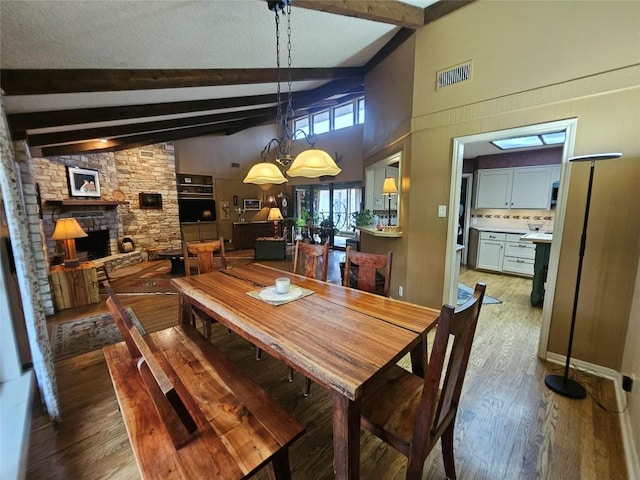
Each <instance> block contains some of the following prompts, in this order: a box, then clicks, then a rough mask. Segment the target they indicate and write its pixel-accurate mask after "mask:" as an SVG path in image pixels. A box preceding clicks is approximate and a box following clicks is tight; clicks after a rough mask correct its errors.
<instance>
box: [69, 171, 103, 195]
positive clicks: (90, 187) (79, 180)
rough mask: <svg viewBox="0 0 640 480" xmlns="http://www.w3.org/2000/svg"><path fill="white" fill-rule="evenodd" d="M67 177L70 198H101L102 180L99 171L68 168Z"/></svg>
mask: <svg viewBox="0 0 640 480" xmlns="http://www.w3.org/2000/svg"><path fill="white" fill-rule="evenodd" d="M67 177H68V181H69V196H70V197H98V198H100V178H99V175H98V170H93V169H91V168H78V167H67Z"/></svg>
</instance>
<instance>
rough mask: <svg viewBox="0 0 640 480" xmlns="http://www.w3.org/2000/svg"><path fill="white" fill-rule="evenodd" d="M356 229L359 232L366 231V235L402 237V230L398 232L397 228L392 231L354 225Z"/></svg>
mask: <svg viewBox="0 0 640 480" xmlns="http://www.w3.org/2000/svg"><path fill="white" fill-rule="evenodd" d="M356 228H357V229H358V230H360V232H362V233H366V234H367V235H371V236H373V237H388V238H399V237H402V232H399V231H397V230H394V231H390V232H389V231H387V232H385V231H383V230H378V229H377V228H376V227H369V226H366V227H364V226H362V227H356Z"/></svg>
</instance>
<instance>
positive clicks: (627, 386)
mask: <svg viewBox="0 0 640 480" xmlns="http://www.w3.org/2000/svg"><path fill="white" fill-rule="evenodd" d="M622 390H624V391H625V392H631V390H633V377H630V376H628V375H623V376H622Z"/></svg>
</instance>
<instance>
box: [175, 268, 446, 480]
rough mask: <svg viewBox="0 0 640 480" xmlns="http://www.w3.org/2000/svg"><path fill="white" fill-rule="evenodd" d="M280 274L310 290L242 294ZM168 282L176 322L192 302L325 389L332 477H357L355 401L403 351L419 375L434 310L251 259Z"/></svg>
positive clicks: (184, 318)
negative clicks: (175, 300) (285, 297)
mask: <svg viewBox="0 0 640 480" xmlns="http://www.w3.org/2000/svg"><path fill="white" fill-rule="evenodd" d="M283 276H286V277H289V278H290V279H291V284H292V286H296V287H300V288H303V289H308V290H311V291H313V294H310V295H307V296H302V297H300V298H298V299H296V300H293V301H291V302H288V303H285V304H282V305H277V306H276V305H272V304H269V303H266V302H265V301H263V300H261V299H259V298H254V297H252V296H250V295H248V293H249V292H251V291H254V292H255V291H260V290H261V289H263V288H265V287H268V286H272V285H274V283H275V279H276V278H278V277H283ZM172 283H173V284H174V285H175V287H176V288H177V289H178V292H179V296H180V322H182V323H189V322H190V321H191V318H192V308H193V307H196V308H197V309H199V310H201V311H203V312H204V313H206V314H207V315H209V316H211V317H212V318H214V319H215V320H216V321H218V322H219V323H221V324H223V325H224V326H225V327H227V328H229V329H231V330H232V331H234V332H235V333H237V334H238V335H240V336H241V337H243V338H245V339H246V340H248V341H249V342H251V343H252V344H254V345H255V346H256V347H259V348H261V349H262V350H263V351H265V352H267V353H268V354H270V355H272V356H274V357H275V358H278V359H279V360H281V361H282V362H284V363H285V364H287V365H289V366H291V367H293V368H294V369H296V370H297V371H299V372H301V373H302V374H304V375H305V376H306V377H308V378H310V379H311V380H313V381H314V382H315V383H317V384H318V385H320V386H321V387H323V388H326V389H328V390H329V391H330V392H331V394H332V404H333V444H334V447H333V449H334V472H335V477H336V478H338V479H357V478H359V469H360V409H361V399H362V397H363V395H365V394H366V391H367V387H368V386H370V385H371V384H372V382H373V381H374V379H375V378H376V376H377V375H379V374H380V373H381V372H384V370H385V369H386V368H388V367H390V366H392V365H394V364H396V363H397V362H398V361H399V360H400V359H401V358H403V357H404V356H405V355H407V354H411V360H412V368H413V370H414V373H416V374H419V375H423V374H424V367H425V364H426V335H427V332H428V331H429V330H430V329H431V328H433V327H434V326H435V325H436V322H437V319H438V315H439V311H438V310H434V309H432V308H428V307H424V306H421V305H416V304H412V303H408V302H403V301H399V300H395V299H391V298H386V297H381V296H379V295H374V294H370V293H367V292H362V291H360V290H356V289H352V288H349V287H343V286H340V285H333V284H329V283H326V282H321V281H318V280H314V279H310V278H306V277H304V276H300V275H295V274H292V273H289V272H283V271H282V270H278V269H275V268H271V267H269V266H266V265H261V264H258V263H254V264H249V265H244V266H239V267H233V268H230V269H227V270H219V271H216V272H212V273H205V274H201V275H194V276H190V277H185V278H177V279H173V280H172Z"/></svg>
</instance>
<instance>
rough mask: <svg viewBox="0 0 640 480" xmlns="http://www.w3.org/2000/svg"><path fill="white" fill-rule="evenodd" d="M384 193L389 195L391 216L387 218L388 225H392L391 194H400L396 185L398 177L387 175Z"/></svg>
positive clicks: (383, 187) (383, 186)
mask: <svg viewBox="0 0 640 480" xmlns="http://www.w3.org/2000/svg"><path fill="white" fill-rule="evenodd" d="M382 194H383V195H388V196H389V218H388V219H387V225H391V195H397V194H398V187H396V179H395V178H393V177H386V178H385V179H384V184H383V185H382Z"/></svg>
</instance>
